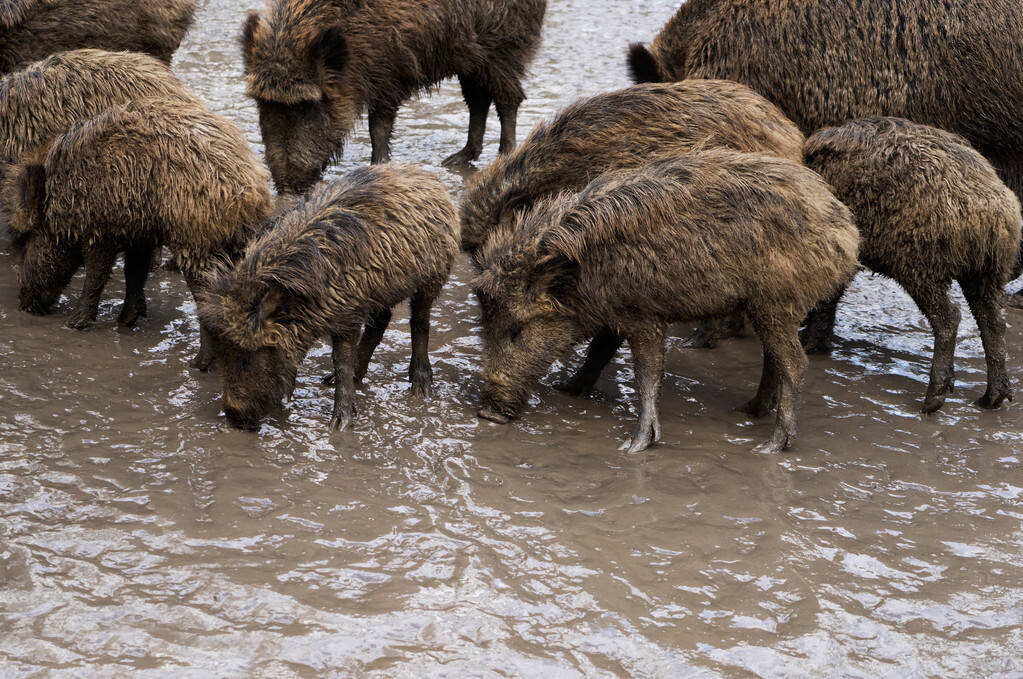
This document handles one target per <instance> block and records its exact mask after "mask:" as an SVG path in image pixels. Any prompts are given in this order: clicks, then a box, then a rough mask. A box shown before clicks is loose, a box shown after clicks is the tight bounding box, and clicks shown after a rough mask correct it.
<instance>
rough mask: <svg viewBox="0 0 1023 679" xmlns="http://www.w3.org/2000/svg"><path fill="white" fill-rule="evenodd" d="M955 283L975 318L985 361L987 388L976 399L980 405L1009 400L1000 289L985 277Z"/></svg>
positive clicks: (1009, 386) (993, 404) (992, 404)
mask: <svg viewBox="0 0 1023 679" xmlns="http://www.w3.org/2000/svg"><path fill="white" fill-rule="evenodd" d="M959 285H960V286H961V287H962V289H963V296H964V297H966V301H967V303H969V305H970V311H971V312H973V317H974V318H975V319H976V320H977V327H978V328H979V329H980V339H981V342H983V344H984V358H985V360H986V361H987V391H986V392H984V395H983V396H981V397H980V399H979V400H978V401H977V405H979V406H980V407H982V408H997V407H998V406H1000V405H1001V404H1002V402H1003V401H1005V400H1009V401H1011V400H1012V385H1011V384H1009V376H1008V374H1006V372H1005V316H1004V315H1003V313H1002V307H1001V304H1000V302H999V299H1000V298H1001V290H1000V289H999V288H998V286H997V284H996V283H995V282H994V281H992V280H991V279H990V278H988V277H984V276H977V275H975V276H973V277H971V278H962V279H960V280H959Z"/></svg>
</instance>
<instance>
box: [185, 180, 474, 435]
mask: <svg viewBox="0 0 1023 679" xmlns="http://www.w3.org/2000/svg"><path fill="white" fill-rule="evenodd" d="M457 252H458V219H457V216H456V214H455V208H454V205H452V203H451V199H450V198H449V197H448V192H447V189H446V188H445V187H444V184H443V183H441V181H440V180H439V179H438V178H437V177H436V176H435V175H433V174H431V173H429V172H426V171H425V170H420V169H417V168H414V167H411V166H405V165H396V164H383V165H374V166H370V167H366V168H362V169H359V170H356V171H354V172H352V173H351V174H349V175H348V176H347V177H345V178H344V179H342V180H340V181H336V182H331V183H328V184H322V185H320V186H317V187H315V188H314V189H313V190H312V192H311V193H310V194H309V195H308V196H306V197H305V198H304V199H302V201H301V202H300V203H299V204H298V206H297V207H295V208H294V209H292V210H290V211H288V212H286V213H284V214H283V215H282V216H280V217H279V218H277V219H276V220H274V222H273V223H272V225H271V227H270V228H269V229H267V230H266V231H265V232H264V233H263V235H262V236H260V237H259V238H257V239H256V240H254V241H253V242H252V243H250V244H249V246H248V247H247V248H246V249H245V255H244V257H243V258H242V259H241V260H240V261H239V262H237V263H236V264H234V265H231V266H224V267H221V268H219V269H217V270H215V271H213V272H211V274H210V275H209V276H208V277H207V286H206V289H205V291H204V292H203V293H201V294H200V295H199V298H198V306H199V314H200V317H201V318H202V319H203V321H204V322H205V323H206V324H207V325H208V326H209V327H210V328H211V330H212V332H213V335H214V337H215V339H216V343H217V352H218V355H219V356H220V357H221V358H222V363H221V365H222V375H223V381H224V412H225V413H226V415H227V419H228V420H229V421H230V422H231V423H232V424H234V425H235V426H238V427H241V428H247V429H251V428H255V427H256V426H257V425H258V423H259V420H260V419H261V418H262V417H263V416H264V415H266V414H267V413H268V412H269V411H270V410H272V409H273V408H275V407H277V406H279V405H280V403H281V401H282V399H284V398H286V397H287V396H288V395H289V394H290V393H291V391H292V389H293V388H294V384H295V375H296V373H297V371H298V365H299V363H301V362H302V359H303V358H304V357H305V355H306V353H308V351H309V349H311V348H312V346H313V344H314V343H315V342H316V341H317V340H318V339H320V338H322V337H323V336H325V335H328V336H330V338H331V342H332V343H333V362H334V370H333V375H332V376H331V377H332V379H333V382H334V409H333V412H332V414H331V418H330V426H331V428H334V429H344V428H345V427H346V426H348V424H349V422H350V421H351V418H352V416H353V415H354V414H355V383H356V382H358V381H360V380H361V379H362V378H363V377H364V376H365V374H366V366H367V365H368V364H369V359H370V357H371V356H372V354H373V350H374V349H376V346H377V344H379V343H380V339H381V338H382V337H383V334H384V330H385V329H386V328H387V324H388V322H389V321H390V318H391V308H392V307H393V306H394V305H396V304H398V303H399V302H401V301H402V300H404V299H409V298H411V299H410V306H411V322H410V324H411V328H412V361H411V363H410V364H409V381H410V382H411V383H412V391H413V393H416V394H420V395H422V394H425V393H427V391H428V390H429V388H430V383H431V380H432V377H431V371H430V360H429V357H428V355H427V345H428V343H429V334H430V307H431V306H432V304H433V301H434V299H436V297H437V295H438V294H439V293H440V290H441V287H442V286H443V285H444V282H445V281H446V280H447V278H448V272H449V271H450V269H451V263H452V261H453V260H454V257H455V254H456V253H457ZM363 326H365V329H364V328H363ZM360 335H361V340H360Z"/></svg>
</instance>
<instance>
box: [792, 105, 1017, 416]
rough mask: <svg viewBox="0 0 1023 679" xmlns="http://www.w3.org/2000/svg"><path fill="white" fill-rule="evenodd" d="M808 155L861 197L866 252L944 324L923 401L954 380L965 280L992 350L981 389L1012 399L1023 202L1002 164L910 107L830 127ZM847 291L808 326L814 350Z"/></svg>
mask: <svg viewBox="0 0 1023 679" xmlns="http://www.w3.org/2000/svg"><path fill="white" fill-rule="evenodd" d="M806 163H807V165H808V166H809V167H811V168H813V169H814V170H816V171H817V172H819V173H820V174H821V176H823V177H824V179H825V180H827V181H828V182H830V183H831V186H832V187H833V188H834V191H835V195H837V196H838V197H839V198H840V199H841V200H842V201H843V202H844V203H845V204H846V205H848V206H849V208H850V209H852V211H853V214H854V215H855V217H856V225H857V226H858V227H859V230H860V237H861V241H860V261H861V262H862V263H863V264H864V266H867V267H868V268H870V269H871V270H873V271H876V272H877V273H880V274H883V275H885V276H888V277H890V278H892V279H893V280H894V281H895V282H897V283H898V284H899V285H901V286H902V288H903V289H904V290H905V291H906V292H908V293H909V295H910V297H912V298H913V301H914V302H916V304H917V306H918V307H920V311H922V312H923V314H924V316H926V317H927V320H928V322H930V324H931V329H932V330H933V332H934V357H933V360H932V362H931V376H930V383H929V384H928V385H927V395H926V397H925V399H924V405H923V410H924V412H926V413H930V412H934V411H935V410H937V409H938V408H940V407H941V406H942V404H943V403H944V402H945V397H946V395H947V394H948V393H949V392H951V391H952V386H953V382H954V370H953V354H954V353H955V345H956V331H957V330H958V328H959V319H960V314H959V309H958V308H956V306H955V305H954V304H953V302H952V300H950V299H949V296H948V292H949V286H950V285H951V283H952V281H953V280H956V281H958V282H959V286H960V287H961V288H962V291H963V296H964V297H965V298H966V301H967V303H969V305H970V310H971V311H972V312H973V317H974V318H975V319H976V320H977V327H978V328H979V329H980V336H981V340H982V342H983V345H984V353H985V356H986V357H987V378H988V382H987V391H986V392H985V393H984V395H983V396H982V397H981V398H980V400H979V401H977V404H978V405H980V406H982V407H985V408H997V407H998V406H999V405H1001V403H1002V402H1003V401H1004V400H1006V399H1008V400H1010V401H1011V400H1012V388H1011V386H1010V384H1009V378H1008V375H1007V374H1006V372H1005V319H1004V317H1003V315H1002V301H1001V300H1002V288H1003V287H1004V286H1005V284H1006V283H1007V282H1008V281H1009V277H1010V272H1011V270H1012V266H1013V263H1014V262H1015V260H1016V252H1017V251H1018V250H1019V242H1020V206H1019V201H1018V200H1017V198H1016V196H1015V195H1014V194H1013V193H1012V191H1010V190H1009V189H1008V187H1006V186H1005V184H1003V183H1002V181H1001V180H1000V179H999V178H998V175H997V174H996V173H995V171H994V169H993V168H992V167H991V164H990V163H988V162H987V161H986V160H985V159H984V157H983V156H981V155H980V154H979V153H977V152H976V151H975V150H973V148H971V147H970V145H969V144H968V143H967V142H966V140H965V139H963V138H962V137H960V136H958V135H955V134H952V133H950V132H945V131H944V130H938V129H935V128H933V127H928V126H926V125H919V124H916V123H912V122H909V121H908V120H903V119H901V118H873V119H863V120H855V121H851V122H848V123H846V124H844V125H841V126H839V127H832V128H827V129H824V130H821V131H820V132H818V133H817V134H815V135H813V136H812V137H810V139H808V140H807V142H806ZM842 292H844V290H843V291H839V293H838V294H837V295H836V296H835V297H834V298H832V299H831V300H830V301H828V302H826V303H824V304H822V305H820V306H819V307H818V308H817V310H816V311H815V312H814V313H813V314H812V315H811V317H810V319H809V321H808V323H807V328H806V330H805V331H804V333H803V343H804V346H805V347H806V348H807V350H808V351H827V350H828V349H830V347H831V334H832V329H833V328H834V325H835V310H836V307H837V305H838V301H839V299H840V298H841V296H842Z"/></svg>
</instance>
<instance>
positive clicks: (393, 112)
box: [369, 106, 398, 164]
mask: <svg viewBox="0 0 1023 679" xmlns="http://www.w3.org/2000/svg"><path fill="white" fill-rule="evenodd" d="M397 115H398V110H397V109H396V108H392V107H390V106H378V107H374V108H371V109H370V110H369V140H370V142H371V143H372V145H373V155H372V157H371V159H370V162H371V163H374V164H376V163H386V162H387V161H389V160H390V159H391V132H392V131H393V130H394V119H395V118H396V117H397Z"/></svg>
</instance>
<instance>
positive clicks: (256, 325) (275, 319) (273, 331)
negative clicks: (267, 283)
mask: <svg viewBox="0 0 1023 679" xmlns="http://www.w3.org/2000/svg"><path fill="white" fill-rule="evenodd" d="M290 297H291V295H289V294H288V293H287V292H286V291H284V290H283V289H281V288H279V287H277V286H271V287H270V288H269V289H268V290H267V291H266V294H264V295H263V296H262V297H260V298H259V299H258V300H257V301H256V304H255V307H254V308H253V310H252V316H251V317H250V319H251V321H252V334H253V336H254V337H258V338H259V340H260V341H259V343H260V344H263V345H269V346H280V345H281V344H283V343H284V330H285V326H284V322H285V320H286V319H287V317H288V311H289V309H290V306H291V304H290V302H291V299H290Z"/></svg>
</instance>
